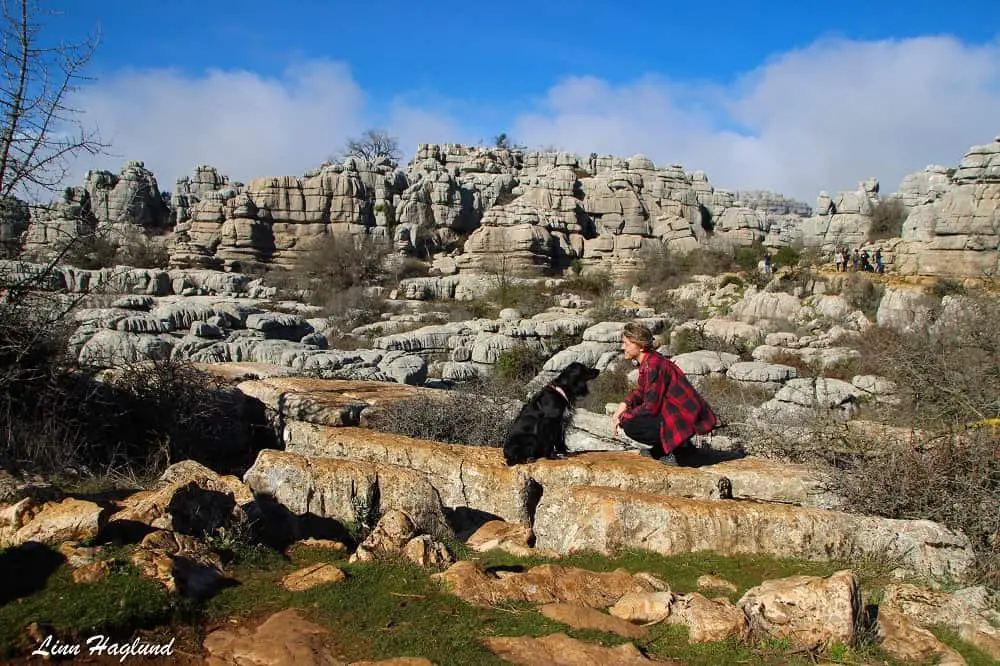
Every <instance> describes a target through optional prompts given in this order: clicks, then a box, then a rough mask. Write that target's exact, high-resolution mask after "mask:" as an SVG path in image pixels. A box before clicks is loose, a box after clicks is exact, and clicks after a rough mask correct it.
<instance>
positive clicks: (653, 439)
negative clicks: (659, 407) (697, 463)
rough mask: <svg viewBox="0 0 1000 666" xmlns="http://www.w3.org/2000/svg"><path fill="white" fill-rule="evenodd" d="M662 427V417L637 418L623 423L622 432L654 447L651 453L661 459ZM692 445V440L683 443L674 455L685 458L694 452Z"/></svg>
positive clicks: (675, 450)
mask: <svg viewBox="0 0 1000 666" xmlns="http://www.w3.org/2000/svg"><path fill="white" fill-rule="evenodd" d="M662 425H663V417H662V416H635V417H633V418H630V419H625V420H623V421H622V422H621V426H622V430H624V431H625V434H626V435H628V436H629V437H631V438H632V439H634V440H635V441H637V442H639V443H640V444H645V445H647V446H651V447H653V449H652V451H651V453H652V454H653V457H654V458H659V457H660V456H662V455H663V444H661V443H660V427H661V426H662ZM690 445H691V440H687V441H685V442H682V443H681V445H680V446H678V447H677V448H676V449H674V451H673V453H674V454H676V455H678V456H683V455H685V454H687V453H689V452H690V451H691V450H692V449H690V448H689V447H690Z"/></svg>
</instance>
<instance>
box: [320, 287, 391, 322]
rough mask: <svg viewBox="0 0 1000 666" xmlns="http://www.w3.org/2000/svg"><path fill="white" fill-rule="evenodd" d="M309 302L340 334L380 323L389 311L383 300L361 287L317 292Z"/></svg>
mask: <svg viewBox="0 0 1000 666" xmlns="http://www.w3.org/2000/svg"><path fill="white" fill-rule="evenodd" d="M320 297H322V298H320ZM310 300H311V304H312V305H318V306H320V307H321V308H322V310H321V315H322V316H323V317H326V318H327V320H328V321H329V323H330V327H331V328H332V329H334V330H335V331H339V332H340V333H346V332H348V331H350V330H352V329H354V328H357V327H358V326H364V325H365V324H374V323H375V322H378V321H381V320H382V315H383V314H384V313H386V312H388V311H389V304H388V303H387V302H386V300H385V299H384V298H381V297H379V296H374V295H371V294H369V293H368V292H366V290H365V289H364V288H363V287H348V288H347V289H344V290H342V291H329V292H326V291H324V292H317V293H316V294H315V298H313V299H310Z"/></svg>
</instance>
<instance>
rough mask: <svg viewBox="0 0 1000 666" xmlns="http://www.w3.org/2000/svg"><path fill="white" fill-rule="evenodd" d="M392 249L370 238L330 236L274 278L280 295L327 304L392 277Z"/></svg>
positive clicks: (311, 245) (311, 246)
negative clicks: (354, 289) (389, 268)
mask: <svg viewBox="0 0 1000 666" xmlns="http://www.w3.org/2000/svg"><path fill="white" fill-rule="evenodd" d="M390 250H391V247H390V244H389V243H388V242H387V241H384V240H381V239H376V238H372V237H370V236H361V235H354V234H327V235H325V236H322V237H320V238H317V239H314V240H313V241H312V243H311V244H310V245H309V246H308V248H307V249H305V250H304V251H303V252H302V253H301V254H300V255H299V257H298V260H297V262H296V264H295V267H294V268H293V269H292V270H291V271H289V272H288V273H286V274H284V275H282V274H278V273H272V274H271V276H272V278H277V279H276V280H275V286H277V287H278V289H279V292H281V293H283V294H287V295H290V296H292V297H301V296H302V295H305V296H306V297H307V299H308V301H309V302H310V303H311V304H313V305H325V304H327V303H329V302H330V301H331V300H334V299H336V298H337V297H338V296H339V295H340V294H341V292H344V291H346V290H349V289H352V288H357V287H367V286H374V285H379V284H381V283H382V282H384V281H385V280H387V279H389V278H391V277H392V274H391V272H390V271H389V270H388V269H387V266H386V258H387V256H388V255H389V253H390Z"/></svg>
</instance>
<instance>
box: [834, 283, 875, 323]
mask: <svg viewBox="0 0 1000 666" xmlns="http://www.w3.org/2000/svg"><path fill="white" fill-rule="evenodd" d="M840 295H841V296H843V297H844V300H845V301H847V303H848V305H850V306H851V307H852V308H857V309H858V310H861V311H862V312H864V313H865V316H866V317H869V318H870V319H874V318H875V314H876V313H877V312H878V306H879V304H880V303H881V302H882V297H883V296H884V295H885V285H884V284H882V283H880V282H874V281H872V280H869V279H868V278H866V277H863V276H862V275H860V274H858V273H851V274H850V275H848V276H847V278H845V279H844V282H843V283H842V285H841V288H840Z"/></svg>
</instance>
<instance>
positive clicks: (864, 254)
mask: <svg viewBox="0 0 1000 666" xmlns="http://www.w3.org/2000/svg"><path fill="white" fill-rule="evenodd" d="M861 270H863V271H864V272H866V273H870V272H871V270H872V264H871V261H869V258H868V250H861Z"/></svg>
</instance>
